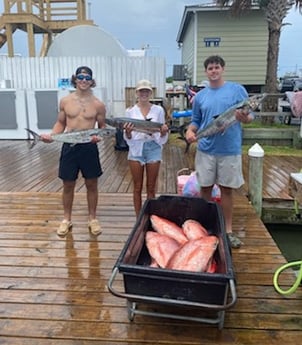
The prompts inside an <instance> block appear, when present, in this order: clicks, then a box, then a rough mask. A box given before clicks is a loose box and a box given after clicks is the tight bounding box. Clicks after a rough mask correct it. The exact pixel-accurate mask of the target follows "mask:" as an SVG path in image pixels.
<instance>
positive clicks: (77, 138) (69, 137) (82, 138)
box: [25, 127, 116, 147]
mask: <svg viewBox="0 0 302 345" xmlns="http://www.w3.org/2000/svg"><path fill="white" fill-rule="evenodd" d="M25 130H26V131H27V132H28V133H29V134H30V135H32V137H33V143H32V147H33V146H35V145H36V144H37V142H38V141H42V139H41V136H40V135H39V134H38V133H36V132H34V131H33V130H31V129H29V128H25ZM115 133H116V129H115V128H108V127H105V128H93V129H85V130H81V131H70V132H65V133H60V134H51V138H52V139H53V140H54V141H58V142H61V143H68V144H73V145H76V144H84V143H89V142H90V141H91V137H92V136H94V135H96V136H99V137H111V136H114V135H115Z"/></svg>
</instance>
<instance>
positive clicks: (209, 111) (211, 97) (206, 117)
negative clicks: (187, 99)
mask: <svg viewBox="0 0 302 345" xmlns="http://www.w3.org/2000/svg"><path fill="white" fill-rule="evenodd" d="M246 98H248V93H247V91H246V89H245V88H244V87H243V86H242V85H240V84H238V83H234V82H230V81H227V82H225V83H224V84H223V85H222V86H221V87H219V88H211V87H206V88H205V89H203V90H201V91H199V92H198V93H197V94H196V95H195V97H194V103H193V109H192V121H191V124H193V125H194V126H196V127H197V128H198V129H203V128H205V127H206V126H207V125H208V124H209V123H211V122H212V121H213V120H214V119H215V117H217V115H220V114H221V113H223V112H224V111H226V110H227V109H228V108H230V107H232V106H234V105H235V104H237V103H239V102H241V101H242V100H244V99H246ZM241 145H242V128H241V124H240V122H238V121H236V122H235V123H234V124H233V125H232V126H230V127H229V128H227V129H226V130H225V131H224V132H221V133H218V134H215V135H212V136H209V137H205V138H201V139H200V140H199V141H198V145H197V148H198V150H200V151H203V152H206V153H208V154H211V155H223V156H231V155H238V154H241Z"/></svg>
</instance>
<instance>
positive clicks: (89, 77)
mask: <svg viewBox="0 0 302 345" xmlns="http://www.w3.org/2000/svg"><path fill="white" fill-rule="evenodd" d="M76 78H77V79H78V80H87V81H90V80H92V77H91V75H84V74H78V75H77V77H76Z"/></svg>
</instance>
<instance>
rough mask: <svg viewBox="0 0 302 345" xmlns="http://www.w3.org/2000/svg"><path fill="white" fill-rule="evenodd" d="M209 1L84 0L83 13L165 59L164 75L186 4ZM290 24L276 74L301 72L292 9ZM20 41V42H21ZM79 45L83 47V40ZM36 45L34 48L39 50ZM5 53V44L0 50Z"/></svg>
mask: <svg viewBox="0 0 302 345" xmlns="http://www.w3.org/2000/svg"><path fill="white" fill-rule="evenodd" d="M203 2H206V3H209V2H210V1H209V0H208V1H202V0H195V1H194V0H87V1H86V3H87V4H88V9H87V14H88V16H90V18H91V19H92V20H93V21H94V23H95V24H97V25H98V26H99V27H100V28H101V29H103V30H105V31H107V32H108V33H110V34H111V35H112V36H114V37H115V38H116V39H118V40H119V41H120V43H121V44H122V46H124V48H126V49H140V48H142V47H149V48H148V50H147V53H148V55H153V56H154V55H155V56H163V57H164V58H165V59H166V64H167V74H168V75H169V74H172V66H173V65H175V64H180V63H181V60H180V51H179V49H178V47H177V42H176V37H177V33H178V30H179V26H180V22H181V18H182V15H183V12H184V8H185V6H186V5H196V4H201V3H203ZM0 11H1V13H2V12H3V1H1V0H0ZM284 22H286V23H291V25H287V26H285V27H284V28H283V29H282V34H281V40H280V56H279V68H278V75H279V76H282V75H284V73H286V72H298V73H300V74H302V54H301V41H302V15H301V14H299V12H298V11H296V10H292V11H291V12H290V13H289V15H288V16H287V17H286V19H285V21H284ZM22 41H23V42H22ZM79 44H83V49H85V42H79ZM14 47H15V53H19V54H22V55H27V54H28V48H27V39H26V36H25V33H22V32H19V33H15V34H14ZM38 48H39V47H37V51H39V49H38ZM0 53H6V45H5V46H4V47H3V48H2V49H1V50H0Z"/></svg>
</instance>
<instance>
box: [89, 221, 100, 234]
mask: <svg viewBox="0 0 302 345" xmlns="http://www.w3.org/2000/svg"><path fill="white" fill-rule="evenodd" d="M88 229H89V230H90V232H91V234H92V235H94V236H97V235H99V234H101V233H102V228H101V225H100V223H99V221H98V220H97V219H92V220H90V221H89V222H88Z"/></svg>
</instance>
